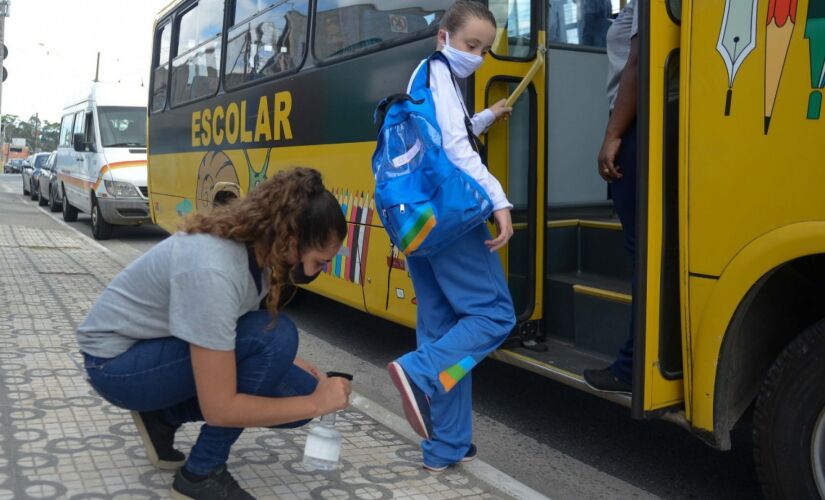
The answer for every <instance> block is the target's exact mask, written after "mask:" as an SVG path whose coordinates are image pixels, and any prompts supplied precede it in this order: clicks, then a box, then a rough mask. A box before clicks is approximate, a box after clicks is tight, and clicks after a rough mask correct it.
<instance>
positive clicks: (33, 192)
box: [29, 181, 40, 201]
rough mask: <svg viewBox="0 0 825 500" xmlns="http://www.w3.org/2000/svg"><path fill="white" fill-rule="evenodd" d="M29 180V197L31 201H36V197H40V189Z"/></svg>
mask: <svg viewBox="0 0 825 500" xmlns="http://www.w3.org/2000/svg"><path fill="white" fill-rule="evenodd" d="M29 182H30V185H29V198H30V199H31V200H32V201H37V199H38V198H39V197H40V190H39V189H37V187H35V185H34V181H29Z"/></svg>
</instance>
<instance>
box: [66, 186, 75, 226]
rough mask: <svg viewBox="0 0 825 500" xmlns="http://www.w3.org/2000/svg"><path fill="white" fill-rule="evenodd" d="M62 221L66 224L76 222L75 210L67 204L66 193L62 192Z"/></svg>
mask: <svg viewBox="0 0 825 500" xmlns="http://www.w3.org/2000/svg"><path fill="white" fill-rule="evenodd" d="M63 220H64V221H66V222H74V221H76V220H77V209H76V208H75V207H73V206H72V205H71V204H70V203H69V198H68V197H66V191H65V190H64V191H63Z"/></svg>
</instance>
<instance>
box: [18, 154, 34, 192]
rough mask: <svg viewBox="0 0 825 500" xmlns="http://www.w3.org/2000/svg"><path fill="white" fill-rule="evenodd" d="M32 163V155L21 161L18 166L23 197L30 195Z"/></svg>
mask: <svg viewBox="0 0 825 500" xmlns="http://www.w3.org/2000/svg"><path fill="white" fill-rule="evenodd" d="M32 161H34V155H31V156H29V157H28V158H26V159H25V160H23V163H22V164H21V165H20V174H21V175H22V176H23V196H28V195H29V194H31V185H32V172H34V167H33V166H32Z"/></svg>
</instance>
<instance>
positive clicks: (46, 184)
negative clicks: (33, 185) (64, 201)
mask: <svg viewBox="0 0 825 500" xmlns="http://www.w3.org/2000/svg"><path fill="white" fill-rule="evenodd" d="M56 166H57V152H56V151H55V152H52V153H51V154H50V155H49V159H48V160H46V162H45V163H44V164H43V166H42V167H41V168H40V176H39V177H38V178H37V187H38V193H39V200H38V204H39V205H40V206H41V207H42V206H45V205H49V209H50V210H51V211H52V212H59V211H60V208H61V207H60V200H59V199H58V198H57V186H58V184H57V169H56V168H55V167H56Z"/></svg>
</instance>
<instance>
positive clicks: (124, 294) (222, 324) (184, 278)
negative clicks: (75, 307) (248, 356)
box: [77, 233, 269, 358]
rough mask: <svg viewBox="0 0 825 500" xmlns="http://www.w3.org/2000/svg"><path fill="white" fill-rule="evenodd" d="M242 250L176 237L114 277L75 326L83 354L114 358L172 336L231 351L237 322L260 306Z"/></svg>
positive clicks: (232, 244)
mask: <svg viewBox="0 0 825 500" xmlns="http://www.w3.org/2000/svg"><path fill="white" fill-rule="evenodd" d="M247 255H248V251H247V247H246V245H244V244H243V243H239V242H236V241H231V240H226V239H223V238H218V237H216V236H211V235H206V234H192V235H190V234H186V233H175V234H173V235H172V236H170V237H169V238H167V239H166V240H164V241H163V242H161V243H159V244H158V245H156V246H155V247H154V248H152V249H151V250H149V251H148V252H146V253H145V254H143V255H142V256H141V257H140V258H138V259H137V260H135V261H134V262H132V263H131V264H130V265H129V266H128V267H126V269H124V270H123V271H121V272H120V274H118V275H117V276H115V278H114V279H113V280H112V282H111V283H109V285H108V286H107V287H106V289H105V290H103V293H102V294H101V295H100V297H99V298H98V299H97V302H96V303H95V304H94V306H92V309H91V311H89V315H88V316H87V317H86V319H85V320H84V321H83V323H82V324H81V325H80V327H78V329H77V341H78V344H80V349H81V350H82V351H83V352H86V353H88V354H91V355H92V356H97V357H101V358H113V357H115V356H118V355H119V354H122V353H124V352H126V351H127V350H128V349H129V348H130V347H131V346H132V345H133V344H135V343H136V342H137V341H139V340H146V339H156V338H163V337H177V338H179V339H182V340H185V341H187V342H189V343H191V344H194V345H197V346H200V347H205V348H207V349H214V350H218V351H231V350H233V349H235V327H236V323H237V320H238V318H239V317H241V316H242V315H244V314H246V313H247V312H249V311H252V310H255V309H257V308H258V306H259V304H260V302H261V300H262V299H263V298H264V297H265V296H266V294H267V292H268V290H269V284H268V283H269V276H268V272H266V271H264V272H262V276H261V284H262V286H261V292H260V293H258V289H257V286H256V285H255V281H254V279H253V277H252V273H251V272H250V267H249V258H248V256H247Z"/></svg>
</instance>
